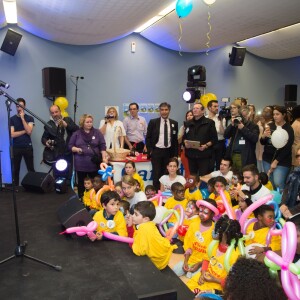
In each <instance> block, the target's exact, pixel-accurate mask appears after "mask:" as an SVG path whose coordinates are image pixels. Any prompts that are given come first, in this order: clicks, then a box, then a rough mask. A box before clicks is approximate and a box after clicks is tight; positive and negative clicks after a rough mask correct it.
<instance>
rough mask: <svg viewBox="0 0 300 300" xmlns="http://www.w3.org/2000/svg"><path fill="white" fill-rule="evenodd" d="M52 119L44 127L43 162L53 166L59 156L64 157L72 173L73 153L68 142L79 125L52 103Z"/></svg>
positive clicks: (70, 173)
mask: <svg viewBox="0 0 300 300" xmlns="http://www.w3.org/2000/svg"><path fill="white" fill-rule="evenodd" d="M49 111H50V120H49V121H48V122H47V124H48V125H49V126H48V127H46V126H45V127H44V129H45V130H44V133H43V136H42V139H41V140H42V143H43V145H45V149H44V152H43V162H44V163H45V164H47V165H49V166H52V164H53V163H55V162H56V161H57V160H58V159H59V158H64V159H65V160H66V161H67V162H68V164H69V166H70V167H69V176H68V179H70V178H71V175H72V164H73V161H72V153H71V151H69V150H68V143H69V140H70V137H71V135H72V134H73V132H75V131H76V130H77V129H78V128H79V127H78V126H77V125H76V124H75V123H74V121H73V120H72V119H71V118H70V117H63V116H62V114H61V110H60V108H59V107H58V106H57V105H52V106H51V107H50V109H49Z"/></svg>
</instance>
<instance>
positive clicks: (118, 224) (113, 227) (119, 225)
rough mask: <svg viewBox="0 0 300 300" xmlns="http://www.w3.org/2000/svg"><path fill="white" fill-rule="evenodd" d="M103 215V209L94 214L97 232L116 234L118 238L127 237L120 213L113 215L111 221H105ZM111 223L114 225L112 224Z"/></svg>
mask: <svg viewBox="0 0 300 300" xmlns="http://www.w3.org/2000/svg"><path fill="white" fill-rule="evenodd" d="M103 213H104V209H102V210H100V211H98V212H96V213H95V214H94V217H93V220H94V221H96V222H97V224H98V227H97V231H99V232H103V231H106V232H116V233H117V234H118V235H120V236H126V237H127V236H128V233H127V228H126V221H125V218H124V216H123V214H122V212H121V211H118V212H117V213H116V214H115V216H114V217H113V220H107V219H106V218H105V217H104V215H103ZM111 221H112V222H114V223H113V224H112V222H111Z"/></svg>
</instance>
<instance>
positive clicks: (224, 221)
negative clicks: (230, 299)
mask: <svg viewBox="0 0 300 300" xmlns="http://www.w3.org/2000/svg"><path fill="white" fill-rule="evenodd" d="M214 234H216V235H217V236H218V242H216V241H212V242H211V243H214V244H215V245H213V248H212V250H211V252H210V253H207V254H208V255H207V257H206V258H205V259H204V260H203V262H202V266H201V272H200V274H199V273H197V274H195V275H194V276H193V277H192V278H191V279H190V280H189V281H188V282H187V286H188V288H189V289H191V290H192V291H193V292H194V293H199V294H198V295H200V294H201V293H204V292H207V293H214V294H218V293H222V290H223V287H224V284H225V280H226V277H227V274H228V270H227V269H226V268H225V258H227V255H226V254H227V251H228V250H229V246H230V244H231V242H232V241H234V249H233V251H232V252H231V254H230V256H229V257H228V258H227V259H228V263H229V265H230V266H232V265H233V264H234V263H235V262H236V260H237V259H238V257H239V256H240V251H239V249H238V248H237V244H238V240H239V239H240V238H241V237H242V236H243V234H242V233H241V226H240V223H239V222H238V221H237V220H232V219H229V218H228V216H227V215H224V216H222V217H221V218H220V219H219V220H218V221H217V223H216V226H215V229H214ZM198 295H197V296H198Z"/></svg>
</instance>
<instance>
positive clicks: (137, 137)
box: [123, 102, 147, 153]
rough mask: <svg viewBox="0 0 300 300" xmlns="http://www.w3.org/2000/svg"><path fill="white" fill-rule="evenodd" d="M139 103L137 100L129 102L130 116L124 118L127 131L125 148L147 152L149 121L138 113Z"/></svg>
mask: <svg viewBox="0 0 300 300" xmlns="http://www.w3.org/2000/svg"><path fill="white" fill-rule="evenodd" d="M138 112H139V105H138V104H137V103H135V102H133V103H130V104H129V114H130V115H129V116H128V117H126V118H125V119H124V120H123V125H124V128H125V131H126V137H125V145H124V146H125V148H126V149H129V150H132V148H134V150H136V151H138V152H140V153H141V152H146V151H147V147H146V146H145V143H144V140H145V137H146V134H147V122H146V120H145V118H144V117H142V116H140V115H139V114H138Z"/></svg>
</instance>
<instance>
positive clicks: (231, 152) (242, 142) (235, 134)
mask: <svg viewBox="0 0 300 300" xmlns="http://www.w3.org/2000/svg"><path fill="white" fill-rule="evenodd" d="M240 108H241V105H240V101H239V100H235V101H234V102H232V103H231V105H230V111H231V123H230V124H229V125H228V127H227V128H226V129H225V132H224V137H225V138H226V139H230V143H229V145H228V147H227V149H226V154H225V157H228V158H231V159H232V161H233V165H232V168H234V169H236V170H238V171H241V169H242V168H243V167H244V166H246V165H249V164H255V165H256V164H257V161H256V153H255V149H256V143H257V141H258V137H259V128H258V126H257V125H256V124H255V123H253V122H252V121H250V120H246V119H245V118H244V117H243V116H242V113H241V111H240Z"/></svg>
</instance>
